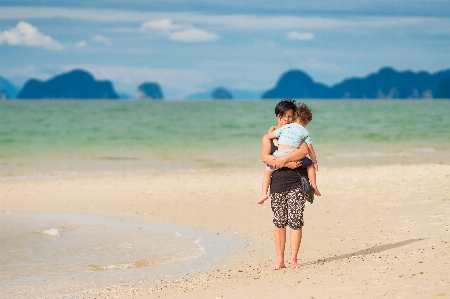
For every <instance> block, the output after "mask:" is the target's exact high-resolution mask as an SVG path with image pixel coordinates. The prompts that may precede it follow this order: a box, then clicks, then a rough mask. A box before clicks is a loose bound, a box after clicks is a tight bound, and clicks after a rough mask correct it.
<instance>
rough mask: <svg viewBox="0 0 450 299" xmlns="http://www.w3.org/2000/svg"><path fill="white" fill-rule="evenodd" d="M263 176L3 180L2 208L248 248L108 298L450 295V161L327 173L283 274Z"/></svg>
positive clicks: (321, 177)
mask: <svg viewBox="0 0 450 299" xmlns="http://www.w3.org/2000/svg"><path fill="white" fill-rule="evenodd" d="M261 177H262V169H261V170H257V171H226V172H222V171H215V172H188V173H186V172H185V173H165V174H161V175H154V176H122V177H90V178H72V179H45V180H43V179H41V180H2V181H0V190H1V192H0V196H1V197H0V198H1V210H3V211H7V210H9V211H15V210H28V211H54V212H83V213H93V214H100V215H110V216H118V217H121V218H128V219H132V220H141V221H148V222H156V223H176V224H183V225H192V226H199V227H202V228H203V229H205V230H208V231H212V232H216V233H222V232H227V233H237V234H240V235H242V236H245V237H246V238H247V240H248V242H247V246H246V249H245V250H244V251H242V252H239V253H237V254H234V255H232V256H229V257H228V258H227V259H226V260H225V262H223V264H221V265H220V266H218V267H217V269H213V270H211V271H209V272H208V273H203V274H200V275H198V276H196V277H190V278H187V279H185V280H180V281H161V282H160V283H159V285H158V288H153V289H147V288H145V287H140V288H133V289H132V288H129V289H123V290H119V291H117V290H116V291H109V290H103V291H102V293H101V294H100V297H99V298H102V297H116V296H117V297H119V298H135V297H140V296H143V298H169V297H170V298H174V297H176V298H378V297H385V298H434V297H441V298H450V288H449V285H450V274H449V273H450V231H449V230H450V166H449V165H408V166H405V165H393V166H379V167H357V168H322V169H320V171H319V173H318V182H319V187H320V189H321V192H322V194H323V196H322V197H321V198H317V199H316V202H315V203H314V204H313V205H310V204H307V207H306V211H305V217H306V219H305V227H304V229H303V241H302V245H301V249H300V254H299V257H300V260H299V262H300V263H301V264H302V268H301V269H289V268H288V269H283V270H279V271H272V270H271V268H272V265H273V264H274V261H275V249H274V245H273V225H272V222H271V210H270V204H269V202H266V203H265V204H264V205H263V206H259V205H257V204H256V201H257V199H258V197H259V194H260V182H261ZM288 248H289V243H288V244H287V251H286V258H288V255H289V249H288Z"/></svg>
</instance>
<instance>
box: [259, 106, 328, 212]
mask: <svg viewBox="0 0 450 299" xmlns="http://www.w3.org/2000/svg"><path fill="white" fill-rule="evenodd" d="M311 120H312V112H311V109H310V108H309V107H308V106H307V105H306V104H304V103H300V104H298V106H297V109H296V111H295V113H294V122H293V123H290V124H287V125H284V126H283V127H281V128H279V129H277V130H275V128H274V127H272V128H270V129H269V132H268V133H267V136H268V137H269V138H270V139H275V138H278V150H277V151H275V152H274V153H273V155H274V156H275V157H278V158H280V157H284V156H287V155H289V154H290V153H292V152H293V151H295V150H296V149H298V148H299V147H300V144H301V143H302V142H303V141H304V142H306V144H307V145H308V154H309V156H310V157H311V159H312V160H311V159H309V158H306V157H305V158H303V159H302V160H301V161H302V165H301V166H302V167H306V169H307V171H308V178H309V181H310V182H311V185H312V186H313V188H314V190H315V192H314V194H315V195H317V196H321V194H320V191H319V189H318V188H317V184H316V171H318V170H319V166H318V164H317V158H316V154H315V152H314V148H313V146H312V141H311V137H310V136H309V132H308V131H307V130H306V129H305V127H306V125H308V124H309V122H310V121H311ZM274 170H275V168H274V167H272V166H270V165H267V167H266V170H265V171H264V178H263V184H262V196H261V199H260V200H259V201H258V204H263V203H264V201H266V199H267V198H268V195H267V191H268V189H269V185H270V180H271V176H272V172H273V171H274Z"/></svg>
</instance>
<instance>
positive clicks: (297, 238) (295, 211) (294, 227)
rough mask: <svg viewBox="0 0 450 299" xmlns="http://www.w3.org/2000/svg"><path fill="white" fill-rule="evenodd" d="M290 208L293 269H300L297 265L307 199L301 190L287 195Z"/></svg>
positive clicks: (289, 221) (289, 220)
mask: <svg viewBox="0 0 450 299" xmlns="http://www.w3.org/2000/svg"><path fill="white" fill-rule="evenodd" d="M286 197H287V206H288V226H289V227H290V228H291V235H290V243H291V259H290V265H291V268H298V267H300V265H299V264H298V263H297V256H298V251H299V249H300V243H301V241H302V227H303V224H304V221H303V212H304V210H305V199H304V197H303V194H302V190H301V188H297V189H294V190H290V191H289V193H288V194H287V195H286Z"/></svg>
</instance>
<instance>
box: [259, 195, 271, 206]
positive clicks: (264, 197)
mask: <svg viewBox="0 0 450 299" xmlns="http://www.w3.org/2000/svg"><path fill="white" fill-rule="evenodd" d="M268 198H269V197H268V196H267V194H265V195H263V196H261V199H260V200H259V201H258V204H259V205H262V204H263V203H264V202H265V201H266V200H267V199H268Z"/></svg>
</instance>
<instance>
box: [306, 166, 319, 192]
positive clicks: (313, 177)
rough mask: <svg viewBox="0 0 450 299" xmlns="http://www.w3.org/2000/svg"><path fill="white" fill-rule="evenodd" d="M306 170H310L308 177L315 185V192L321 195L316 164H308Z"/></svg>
mask: <svg viewBox="0 0 450 299" xmlns="http://www.w3.org/2000/svg"><path fill="white" fill-rule="evenodd" d="M306 170H308V178H309V181H310V182H311V186H313V188H314V190H315V191H314V194H315V195H317V196H321V195H322V194H320V191H319V188H317V182H316V170H315V169H314V165H311V166H308V167H307V168H306Z"/></svg>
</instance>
